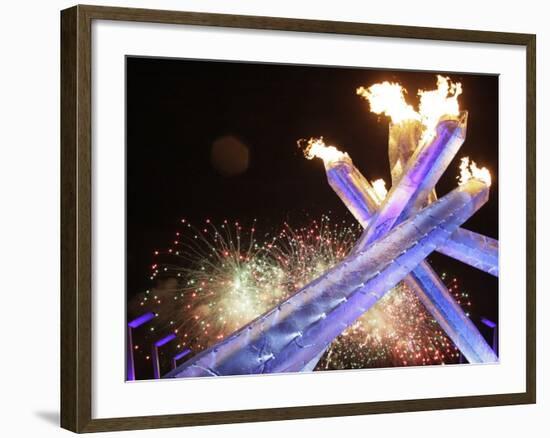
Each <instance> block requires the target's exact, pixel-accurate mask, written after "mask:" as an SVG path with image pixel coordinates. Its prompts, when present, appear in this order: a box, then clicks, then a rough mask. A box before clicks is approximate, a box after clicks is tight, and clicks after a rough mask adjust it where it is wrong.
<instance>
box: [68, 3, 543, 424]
mask: <svg viewBox="0 0 550 438" xmlns="http://www.w3.org/2000/svg"><path fill="white" fill-rule="evenodd" d="M92 20H120V21H139V22H151V23H167V24H187V25H198V26H221V27H233V28H250V29H270V30H283V31H295V32H315V33H329V34H348V35H364V36H378V37H388V38H415V39H428V40H443V41H458V42H477V43H491V44H513V45H520V46H525V47H526V53H527V65H526V70H527V93H526V99H527V138H526V143H527V211H526V215H527V247H526V250H527V266H526V269H527V285H526V287H527V321H526V324H527V352H526V354H527V370H526V372H527V379H526V388H527V390H526V392H524V393H517V394H499V395H484V396H472V397H448V398H436V399H420V400H405V401H386V402H369V403H353V404H339V405H324V406H302V407H292V408H276V409H256V410H243V411H231V412H208V413H199V414H178V415H160V416H144V417H128V418H105V419H103V418H102V419H92V415H91V412H92V365H91V346H92V323H91V321H92V306H91V304H92V289H91V274H92V270H91V262H92V246H91V244H92V220H91V199H92V198H91V195H92V192H91V190H92V180H91V177H92V174H91V171H92V170H91V169H92V167H91V163H92V161H91V160H92V149H91V67H92V66H91V23H92ZM535 57H536V39H535V36H534V35H530V34H517V33H503V32H486V31H475V30H457V29H440V28H428V27H411V26H395V25H381V24H364V23H350V22H333V21H320V20H299V19H289V18H274V17H256V16H237V15H225V14H205V13H195V12H176V11H158V10H146V9H129V8H111V7H99V6H75V7H72V8H70V9H66V10H64V11H62V12H61V426H62V427H64V428H66V429H69V430H72V431H74V432H99V431H110V430H128V429H150V428H161V427H176V426H196V425H207V424H224V423H240V422H257V421H275V420H288V419H302V418H318V417H329V416H331V417H337V416H350V415H364V414H379V413H389V412H408V411H421V410H436V409H457V408H470V407H482V406H496V405H514V404H527V403H535V401H536V349H535V344H536V333H535V332H536V319H535V309H536V291H535V288H536V284H535V278H536V277H535V273H536V266H535V265H536V255H535V254H536V234H535V227H536V223H535V220H536V201H535V200H536V187H535V178H536V176H535V167H536V153H535V137H536V120H535V115H536V96H535V95H536V78H535V65H536V63H535ZM121 293H123V291H121Z"/></svg>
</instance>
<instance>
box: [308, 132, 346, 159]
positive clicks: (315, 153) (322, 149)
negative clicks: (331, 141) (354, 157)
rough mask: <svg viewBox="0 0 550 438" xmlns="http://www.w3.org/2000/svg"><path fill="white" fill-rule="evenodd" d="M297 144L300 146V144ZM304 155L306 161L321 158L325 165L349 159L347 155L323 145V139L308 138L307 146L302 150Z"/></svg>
mask: <svg viewBox="0 0 550 438" xmlns="http://www.w3.org/2000/svg"><path fill="white" fill-rule="evenodd" d="M298 144H299V145H300V142H298ZM304 155H305V157H306V158H307V159H308V160H312V159H313V158H315V157H317V158H321V159H322V160H323V161H324V162H325V164H328V163H334V162H336V161H342V160H345V159H349V155H348V154H347V153H345V152H341V151H339V150H338V149H336V148H335V147H334V146H327V145H325V142H324V141H323V137H320V138H310V139H309V140H308V141H307V146H306V147H305V148H304Z"/></svg>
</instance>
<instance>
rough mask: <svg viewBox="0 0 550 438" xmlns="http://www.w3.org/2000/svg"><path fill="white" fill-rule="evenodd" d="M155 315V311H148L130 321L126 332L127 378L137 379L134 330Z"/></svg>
mask: <svg viewBox="0 0 550 438" xmlns="http://www.w3.org/2000/svg"><path fill="white" fill-rule="evenodd" d="M154 317H155V314H154V313H153V312H147V313H144V314H143V315H141V316H139V317H138V318H135V319H133V320H132V321H130V322H129V323H128V327H127V332H126V379H127V380H135V379H136V370H135V365H134V337H133V331H134V329H137V328H138V327H140V326H142V325H143V324H145V323H147V322H149V321H151V320H152V319H153V318H154Z"/></svg>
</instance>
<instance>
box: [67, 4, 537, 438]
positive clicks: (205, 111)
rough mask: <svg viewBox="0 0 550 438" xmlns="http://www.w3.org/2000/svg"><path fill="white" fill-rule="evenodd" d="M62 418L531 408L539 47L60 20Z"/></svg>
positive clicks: (104, 15)
mask: <svg viewBox="0 0 550 438" xmlns="http://www.w3.org/2000/svg"><path fill="white" fill-rule="evenodd" d="M61 49H62V56H61V111H62V112H61V119H62V129H61V131H62V132H61V149H62V157H61V159H62V187H61V199H62V224H61V234H62V240H61V248H62V290H61V297H62V299H61V302H62V309H61V313H62V315H61V318H62V319H61V356H62V357H61V367H62V369H61V380H62V387H61V420H62V426H63V427H65V428H67V429H70V430H73V431H76V432H93V431H105V430H123V429H144V428H157V427H172V426H187V425H202V424H220V423H232V422H245V421H269V420H280V419H295V418H315V417H325V416H344V415H362V414H369V413H385V412H402V411H413V410H428V409H452V408H462V407H480V406H496V405H509V404H524V403H534V402H535V381H536V369H535V36H534V35H527V34H512V33H494V32H481V31H466V30H455V29H435V28H416V27H405V26H387V25H373V24H363V23H344V22H329V21H312V20H296V19H282V18H272V17H253V16H232V15H219V14H204V13H191V12H173V11H154V10H142V9H124V8H109V7H96V6H75V7H73V8H70V9H67V10H64V11H62V13H61Z"/></svg>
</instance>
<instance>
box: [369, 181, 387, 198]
mask: <svg viewBox="0 0 550 438" xmlns="http://www.w3.org/2000/svg"><path fill="white" fill-rule="evenodd" d="M371 184H372V188H373V189H374V193H376V196H377V197H378V200H379V201H380V202H382V201H383V200H384V199H385V198H386V195H387V194H388V190H387V189H386V181H384V180H383V179H382V178H380V179H377V180H376V181H372V183H371Z"/></svg>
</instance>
